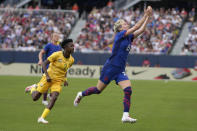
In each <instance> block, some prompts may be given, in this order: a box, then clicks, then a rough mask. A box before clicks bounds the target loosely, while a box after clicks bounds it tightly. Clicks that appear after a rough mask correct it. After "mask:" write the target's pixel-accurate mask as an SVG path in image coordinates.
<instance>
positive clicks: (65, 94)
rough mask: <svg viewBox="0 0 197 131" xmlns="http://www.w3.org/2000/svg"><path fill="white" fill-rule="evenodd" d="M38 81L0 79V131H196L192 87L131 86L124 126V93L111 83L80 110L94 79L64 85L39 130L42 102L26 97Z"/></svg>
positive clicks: (178, 84) (154, 83)
mask: <svg viewBox="0 0 197 131" xmlns="http://www.w3.org/2000/svg"><path fill="white" fill-rule="evenodd" d="M39 80H40V77H19V76H18V77H17V76H0V83H1V86H0V89H1V91H0V94H1V95H0V104H1V107H0V131H27V130H28V131H44V130H47V131H63V130H66V131H129V130H131V131H196V129H197V122H196V119H197V104H196V102H197V95H196V92H197V86H196V82H175V81H169V82H164V81H142V80H139V81H136V80H135V81H134V80H133V81H132V85H133V95H132V106H131V116H132V117H134V118H137V119H138V121H137V123H135V124H129V123H127V124H122V123H121V117H122V110H123V105H122V100H123V91H122V90H121V89H120V88H119V87H118V86H116V85H115V84H114V82H112V83H111V84H110V85H109V86H108V87H107V88H106V89H105V90H104V91H103V93H102V94H100V95H92V96H89V97H86V98H84V99H83V100H82V101H81V103H80V105H79V106H78V107H74V106H73V100H74V98H75V96H76V94H77V92H78V91H81V90H84V89H86V88H88V87H90V86H94V85H95V84H96V82H97V80H96V79H71V78H70V79H68V81H69V87H64V88H63V90H62V93H61V95H60V97H59V99H58V100H57V102H56V105H55V106H54V108H53V110H52V111H51V112H50V114H49V115H48V117H47V118H46V120H48V121H49V124H48V125H43V124H38V123H37V118H38V117H39V116H40V115H41V113H42V112H43V109H44V106H43V105H42V104H41V100H39V101H37V102H33V101H32V99H31V97H30V95H28V94H25V93H24V89H25V87H26V86H28V85H31V84H33V83H36V82H38V81H39Z"/></svg>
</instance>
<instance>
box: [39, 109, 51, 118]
mask: <svg viewBox="0 0 197 131" xmlns="http://www.w3.org/2000/svg"><path fill="white" fill-rule="evenodd" d="M49 112H50V110H49V109H48V108H45V109H44V111H43V113H42V115H41V117H42V118H45V117H46V116H47V115H48V114H49Z"/></svg>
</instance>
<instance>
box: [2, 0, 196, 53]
mask: <svg viewBox="0 0 197 131" xmlns="http://www.w3.org/2000/svg"><path fill="white" fill-rule="evenodd" d="M75 6H76V5H75ZM142 16H143V11H142V10H140V9H139V8H136V9H133V8H132V9H127V10H117V9H116V8H114V5H113V2H111V1H110V2H108V4H107V5H106V6H105V7H103V8H100V9H97V8H93V9H92V11H91V12H90V13H89V14H88V15H87V17H86V24H85V27H83V28H82V30H81V31H80V32H79V35H78V37H77V38H76V41H75V48H76V50H77V51H79V52H94V51H106V52H111V50H112V44H113V43H111V42H110V41H111V39H112V36H113V24H114V22H115V21H116V20H117V19H119V18H123V19H125V20H127V22H128V23H130V25H131V26H133V25H134V24H135V23H136V22H137V21H138V20H139V19H140V18H141V17H142ZM194 17H195V8H193V9H192V10H191V11H190V12H187V11H186V10H185V9H184V8H182V9H179V8H167V9H164V8H156V9H154V11H153V16H152V18H151V20H150V21H151V22H150V24H148V27H147V29H146V31H145V33H144V34H143V35H141V36H140V37H138V38H137V39H135V41H134V42H133V44H132V50H131V53H146V54H169V52H170V51H171V49H172V48H173V45H174V44H175V42H176V40H177V38H178V37H179V35H180V32H181V29H182V25H183V23H184V21H187V20H189V21H190V26H189V27H188V28H189V30H190V34H189V35H188V38H187V40H186V41H185V44H184V47H182V52H181V54H182V55H186V54H195V53H197V22H195V20H194ZM77 20H78V19H77V16H76V15H75V13H73V12H64V11H62V10H56V11H51V10H41V9H39V8H36V9H23V10H22V9H13V8H11V7H6V8H5V7H2V6H1V8H0V48H1V49H3V50H9V49H13V48H14V49H15V50H25V51H26V50H29V51H34V50H37V49H41V48H43V46H44V45H45V44H47V43H48V42H50V40H51V38H50V36H51V33H52V32H61V33H62V34H63V37H68V36H69V34H70V32H71V30H72V29H73V26H74V25H75V23H76V22H77Z"/></svg>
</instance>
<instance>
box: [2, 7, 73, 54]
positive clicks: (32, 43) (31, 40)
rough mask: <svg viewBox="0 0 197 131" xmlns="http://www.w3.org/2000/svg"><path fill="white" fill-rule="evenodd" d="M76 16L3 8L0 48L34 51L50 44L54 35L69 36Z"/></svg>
mask: <svg viewBox="0 0 197 131" xmlns="http://www.w3.org/2000/svg"><path fill="white" fill-rule="evenodd" d="M75 22H76V14H75V13H74V12H72V11H63V10H61V11H60V10H46V9H45V10H40V9H39V10H30V9H14V8H3V9H2V8H1V9H0V48H1V49H3V50H9V49H15V50H22V51H34V50H36V49H41V48H43V46H44V45H45V44H47V43H48V42H50V40H51V37H50V36H51V33H52V32H54V31H55V32H56V31H60V32H61V33H63V34H64V37H68V35H69V34H70V32H71V29H72V27H73V25H74V24H75Z"/></svg>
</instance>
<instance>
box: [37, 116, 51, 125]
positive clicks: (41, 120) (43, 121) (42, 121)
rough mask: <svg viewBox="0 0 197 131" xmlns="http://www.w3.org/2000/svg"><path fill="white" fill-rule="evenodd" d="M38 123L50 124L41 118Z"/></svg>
mask: <svg viewBox="0 0 197 131" xmlns="http://www.w3.org/2000/svg"><path fill="white" fill-rule="evenodd" d="M38 123H43V124H48V123H49V122H48V121H46V120H45V119H44V118H42V117H39V118H38Z"/></svg>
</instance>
